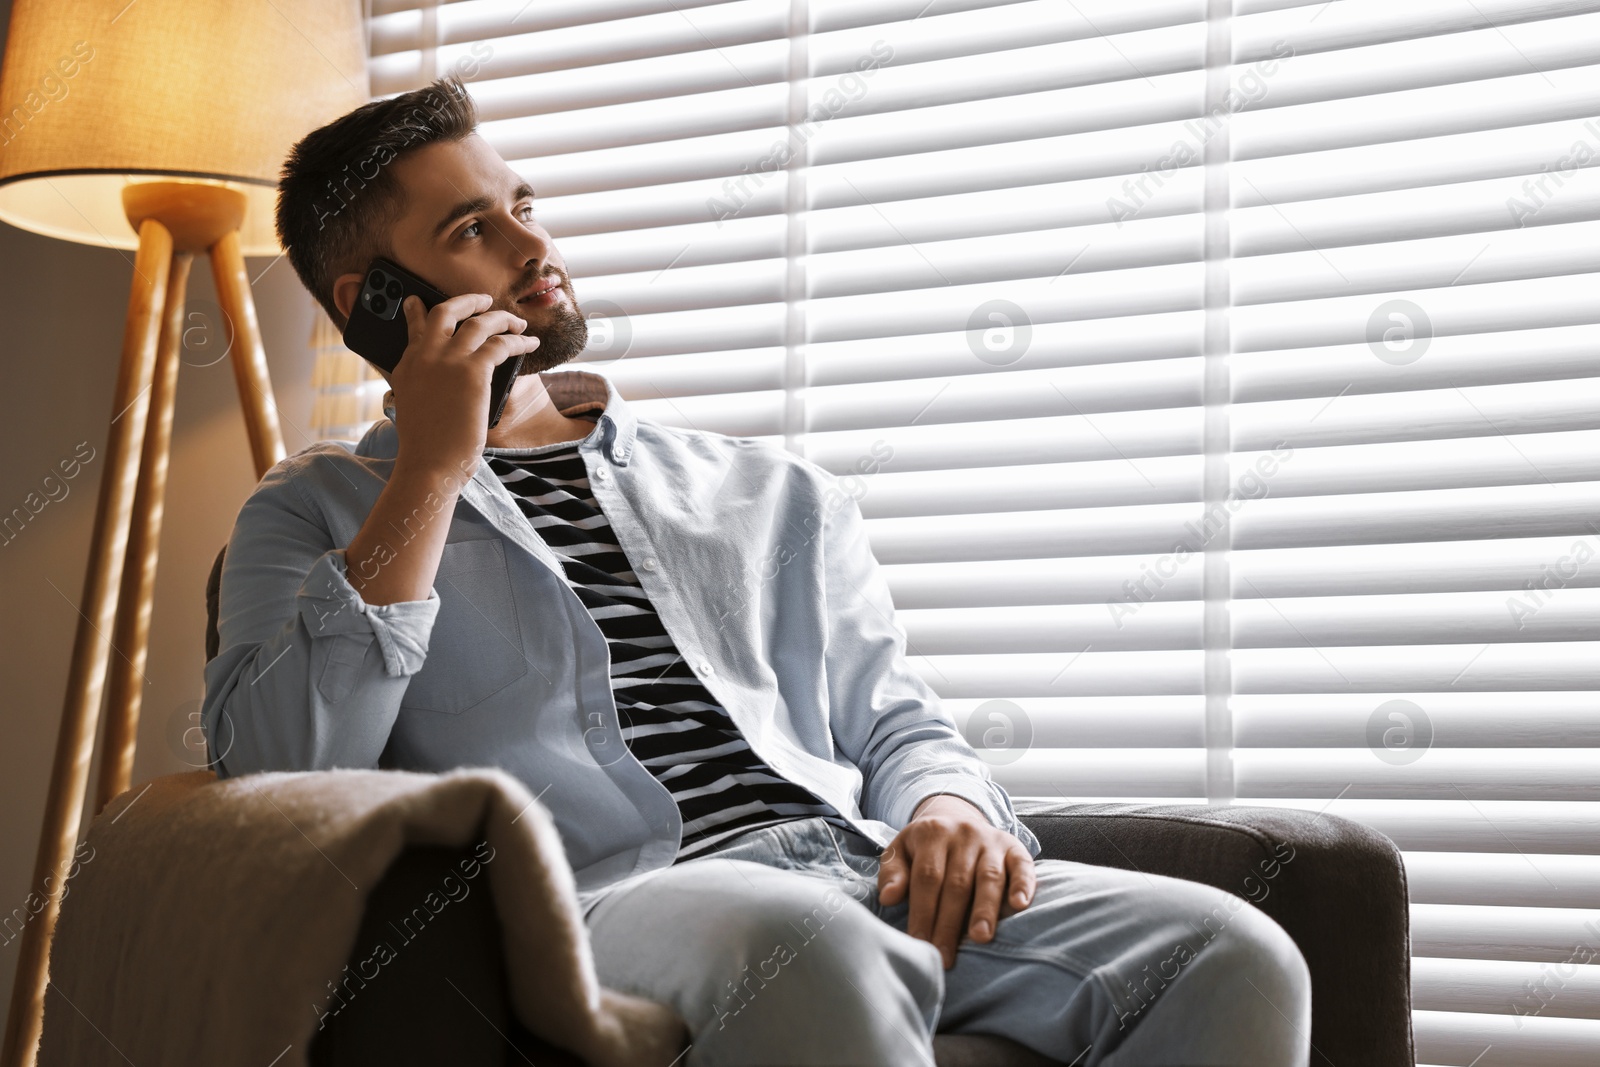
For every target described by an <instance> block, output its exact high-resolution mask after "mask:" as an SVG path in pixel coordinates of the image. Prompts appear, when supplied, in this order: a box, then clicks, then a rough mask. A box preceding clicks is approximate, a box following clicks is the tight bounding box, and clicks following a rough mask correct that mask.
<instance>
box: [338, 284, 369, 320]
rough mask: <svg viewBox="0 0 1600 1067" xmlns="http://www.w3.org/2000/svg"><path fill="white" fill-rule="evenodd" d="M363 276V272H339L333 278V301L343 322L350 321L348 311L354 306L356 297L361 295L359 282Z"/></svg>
mask: <svg viewBox="0 0 1600 1067" xmlns="http://www.w3.org/2000/svg"><path fill="white" fill-rule="evenodd" d="M365 278H366V275H365V274H341V275H339V277H338V278H336V279H334V282H333V303H334V305H335V306H336V307H337V308H338V309H339V313H340V314H341V315H343V316H344V319H345V322H349V321H350V312H351V311H352V310H353V309H354V308H355V306H356V297H358V296H360V295H361V283H362V280H363V279H365Z"/></svg>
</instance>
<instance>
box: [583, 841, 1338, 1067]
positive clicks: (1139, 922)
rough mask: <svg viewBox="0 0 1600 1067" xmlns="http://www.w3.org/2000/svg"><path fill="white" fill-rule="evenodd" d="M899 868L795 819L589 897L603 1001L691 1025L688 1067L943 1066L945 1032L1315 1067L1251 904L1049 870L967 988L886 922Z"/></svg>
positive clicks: (1141, 1066)
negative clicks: (665, 1011)
mask: <svg viewBox="0 0 1600 1067" xmlns="http://www.w3.org/2000/svg"><path fill="white" fill-rule="evenodd" d="M880 852H881V849H879V847H878V845H877V844H876V843H875V842H873V841H871V840H869V839H868V838H865V837H862V836H861V835H859V834H856V833H854V832H851V831H848V830H841V829H838V828H836V827H833V826H831V825H829V824H828V823H827V822H826V821H825V820H823V819H820V818H807V819H797V820H792V821H789V822H785V823H780V824H778V825H776V826H770V827H765V828H762V829H759V830H753V831H751V832H749V833H746V834H742V835H740V836H738V837H735V838H733V839H732V840H731V841H729V842H728V843H727V844H726V845H724V846H723V847H722V848H720V849H718V850H717V851H715V852H713V853H709V854H707V855H704V856H699V857H696V858H695V859H692V860H685V861H684V862H682V863H678V864H675V865H674V866H671V867H667V868H664V869H662V870H657V871H650V872H647V873H645V874H642V875H635V876H634V877H632V878H628V879H624V880H623V881H620V882H616V883H613V884H612V885H609V886H606V887H604V888H602V889H599V890H596V891H593V892H590V893H580V894H579V903H580V906H582V907H583V908H584V910H585V919H586V922H587V924H588V927H589V933H590V943H591V945H592V946H593V949H594V959H595V966H596V970H597V973H598V975H599V978H600V981H601V982H602V983H603V984H604V985H607V986H610V987H611V988H614V989H618V990H622V991H625V992H629V993H634V994H637V995H640V996H644V997H648V998H650V999H652V1000H656V1001H659V1002H661V1003H664V1004H668V1005H670V1006H671V1007H672V1008H673V1009H674V1010H676V1011H677V1012H678V1013H679V1014H680V1015H681V1016H683V1018H684V1020H685V1021H686V1022H687V1023H688V1026H689V1032H690V1035H691V1039H692V1041H693V1044H692V1046H691V1047H690V1049H689V1052H688V1055H687V1056H686V1057H684V1059H683V1061H681V1063H682V1064H683V1065H684V1067H733V1065H736V1064H737V1065H745V1067H778V1065H783V1067H802V1065H804V1067H811V1065H822V1064H828V1065H860V1067H884V1065H893V1064H906V1065H916V1067H931V1065H932V1064H933V1062H934V1060H933V1046H932V1041H933V1034H934V1033H935V1031H937V1032H940V1033H946V1032H948V1033H962V1034H976V1033H983V1034H1000V1035H1002V1036H1005V1037H1009V1038H1011V1039H1012V1040H1013V1041H1017V1042H1020V1043H1021V1044H1024V1045H1027V1046H1029V1047H1030V1048H1033V1049H1035V1050H1037V1051H1039V1052H1041V1053H1043V1054H1044V1055H1046V1056H1049V1057H1051V1058H1053V1059H1056V1060H1059V1061H1061V1062H1062V1063H1067V1064H1072V1065H1074V1067H1097V1065H1100V1067H1179V1065H1181V1067H1224V1065H1225V1067H1305V1065H1306V1064H1307V1062H1308V1059H1309V1055H1310V1053H1309V1044H1310V1033H1311V976H1310V974H1309V972H1308V971H1307V969H1306V964H1305V960H1304V959H1303V958H1302V957H1301V955H1300V952H1299V950H1298V949H1297V948H1296V947H1295V945H1294V942H1293V941H1292V940H1290V938H1289V935H1288V934H1286V933H1284V931H1283V928H1282V927H1280V926H1279V925H1278V924H1277V923H1276V922H1274V921H1273V920H1272V919H1270V918H1268V917H1267V915H1266V914H1265V913H1263V912H1261V911H1260V910H1258V909H1257V908H1256V907H1255V906H1254V905H1252V904H1250V903H1248V902H1246V901H1245V900H1244V899H1243V898H1242V897H1238V896H1235V895H1233V894H1231V893H1225V892H1222V891H1221V890H1218V889H1213V888H1211V887H1209V886H1205V885H1201V884H1200V883H1198V882H1189V881H1185V880H1183V879H1179V878H1168V877H1164V876H1162V875H1156V874H1150V875H1146V874H1141V873H1139V872H1137V871H1123V870H1117V869H1113V868H1109V867H1095V866H1091V865H1089V864H1083V863H1075V862H1070V861H1067V860H1052V859H1037V860H1035V861H1034V869H1035V873H1036V875H1037V878H1038V886H1037V889H1036V891H1035V893H1034V898H1033V901H1032V903H1030V904H1029V905H1028V906H1027V907H1026V908H1024V909H1023V910H1021V911H1019V912H1016V913H1014V914H1012V915H1009V916H1006V917H1005V918H1002V919H1001V920H1000V921H999V923H998V924H996V927H995V936H994V937H993V938H992V939H991V940H989V941H988V942H985V943H982V944H980V943H977V942H974V941H972V940H970V939H968V938H966V937H965V936H963V939H962V941H961V944H960V947H959V948H958V949H957V952H956V963H955V965H954V966H953V967H952V968H950V969H949V970H948V971H947V970H945V969H944V966H943V963H942V961H941V959H940V957H939V951H938V949H936V948H935V947H934V946H933V944H932V943H930V942H927V941H923V940H920V939H918V938H914V937H911V936H910V935H908V934H907V933H906V932H905V929H906V919H907V916H908V914H909V910H910V905H909V904H908V903H907V902H905V901H901V902H900V903H899V904H896V905H894V906H893V907H884V906H882V905H880V904H879V903H878V887H877V878H878V857H879V854H880ZM674 1067H678V1065H674Z"/></svg>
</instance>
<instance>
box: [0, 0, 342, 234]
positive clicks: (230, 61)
mask: <svg viewBox="0 0 1600 1067" xmlns="http://www.w3.org/2000/svg"><path fill="white" fill-rule="evenodd" d="M368 98H369V93H368V81H367V70H366V48H365V35H364V32H363V28H362V19H361V0H226V2H219V0H133V2H131V3H130V2H129V0H15V3H14V4H13V6H12V9H11V29H10V33H9V35H8V36H7V39H6V51H5V59H4V63H3V66H0V219H4V220H5V221H6V222H9V223H11V224H12V225H13V226H17V227H20V228H21V229H25V230H31V231H33V232H34V233H40V234H45V235H47V236H50V237H60V238H62V239H64V240H68V241H78V242H81V243H84V244H93V245H102V246H106V247H110V248H123V249H135V248H137V247H138V245H139V237H138V234H137V233H135V232H134V230H133V228H132V227H131V226H130V225H129V224H128V219H127V215H126V214H125V213H124V209H123V202H122V190H123V187H124V186H127V185H129V184H137V183H140V182H149V181H170V180H173V179H175V178H179V179H192V180H198V181H205V182H211V183H216V184H221V185H227V186H230V187H232V188H236V189H238V190H240V191H241V192H243V193H244V194H245V196H246V197H247V199H248V206H247V208H246V210H245V217H244V224H243V226H242V228H241V230H240V233H239V243H240V246H241V250H242V252H243V254H244V255H247V256H275V255H278V254H279V253H280V252H281V251H282V248H281V247H280V246H279V244H278V239H277V235H276V233H275V232H274V228H273V214H274V212H275V210H276V206H277V196H278V193H277V184H278V173H279V170H280V169H281V167H282V166H283V161H284V158H285V157H286V156H287V155H288V153H289V149H290V148H291V147H293V145H294V143H295V142H296V141H298V140H299V139H300V138H301V137H303V136H305V135H306V134H307V133H309V132H311V131H312V130H313V129H316V128H317V127H318V126H321V125H323V124H324V123H326V122H329V121H331V120H333V119H335V118H338V117H339V116H340V115H343V114H345V113H346V112H348V111H350V110H351V109H353V108H356V107H359V106H360V105H362V104H364V103H366V102H367V100H368Z"/></svg>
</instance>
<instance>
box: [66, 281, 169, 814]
mask: <svg viewBox="0 0 1600 1067" xmlns="http://www.w3.org/2000/svg"><path fill="white" fill-rule="evenodd" d="M193 263H194V256H193V255H191V254H190V253H188V252H179V253H177V254H176V255H174V256H173V257H172V270H171V273H170V274H169V276H168V280H167V299H166V308H165V310H164V312H163V314H162V316H161V343H160V345H159V347H158V348H157V350H156V368H155V375H154V377H153V379H152V382H151V386H150V416H149V419H148V420H147V423H146V426H145V435H144V456H143V459H142V460H141V461H140V463H139V487H138V489H137V490H136V491H135V493H134V496H133V521H132V523H131V525H130V526H129V529H128V557H127V564H126V566H124V567H123V570H122V594H121V596H120V597H119V598H118V601H117V625H116V630H115V631H114V635H113V637H112V640H111V643H112V646H113V647H114V648H117V649H119V650H120V652H121V654H120V655H118V656H116V657H114V658H113V659H112V660H111V693H110V699H108V700H107V701H106V729H105V737H104V739H103V740H102V743H101V746H100V775H99V786H98V788H97V789H96V790H95V802H94V807H93V808H92V809H91V810H92V811H93V812H94V813H95V814H96V815H98V814H100V812H101V811H103V810H104V809H105V806H106V805H107V804H108V803H110V801H111V798H112V797H115V796H116V795H117V794H118V793H121V792H122V791H123V790H125V789H127V788H128V783H129V782H130V781H131V780H132V777H133V752H134V747H135V745H136V743H137V742H138V738H139V712H140V709H141V707H142V706H143V703H144V686H145V674H144V668H145V662H146V660H147V659H148V658H149V657H148V653H149V650H150V612H151V608H152V606H153V604H154V602H155V586H156V560H157V557H158V556H159V554H160V550H161V517H162V514H163V511H164V507H163V505H164V502H165V500H166V494H167V461H168V459H169V457H170V455H171V452H172V412H173V408H174V406H175V402H176V399H177V394H178V350H179V348H180V346H181V345H182V341H183V311H184V301H185V299H186V296H187V293H188V288H189V268H190V266H191V264H193Z"/></svg>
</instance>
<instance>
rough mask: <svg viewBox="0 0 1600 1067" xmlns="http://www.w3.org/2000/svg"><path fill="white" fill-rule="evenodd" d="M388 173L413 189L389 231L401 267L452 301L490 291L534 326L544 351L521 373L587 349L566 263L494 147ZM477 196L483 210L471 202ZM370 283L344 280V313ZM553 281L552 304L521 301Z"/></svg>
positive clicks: (339, 288)
mask: <svg viewBox="0 0 1600 1067" xmlns="http://www.w3.org/2000/svg"><path fill="white" fill-rule="evenodd" d="M390 166H392V167H394V174H395V177H396V178H397V179H398V180H399V182H400V184H401V185H402V186H403V187H404V188H405V191H406V192H405V197H406V202H405V209H404V214H403V215H402V216H401V218H400V220H399V221H398V222H397V223H396V224H395V227H394V230H393V232H392V234H391V240H392V241H393V245H392V247H393V250H394V259H395V262H397V263H399V264H400V266H402V267H405V268H406V269H407V270H409V271H411V272H412V273H413V274H415V275H417V276H418V277H419V278H421V279H423V280H424V281H426V282H428V283H430V284H431V285H433V286H434V288H436V289H438V290H440V291H441V292H443V293H445V294H446V295H448V296H458V295H460V294H462V293H488V294H489V295H490V296H491V297H493V298H494V307H495V308H499V309H502V310H505V311H509V312H511V313H512V314H514V315H517V316H519V317H521V318H524V319H526V320H527V321H528V328H527V329H526V330H525V331H523V332H524V333H528V334H533V335H536V336H537V337H538V338H539V347H538V348H536V349H534V350H533V351H532V352H529V353H528V354H527V355H526V356H525V357H524V359H523V365H522V373H523V374H535V373H537V372H539V371H544V370H549V369H550V368H552V367H556V366H560V365H561V364H563V363H566V362H568V361H569V360H571V359H574V358H576V357H577V355H578V354H579V353H580V352H582V351H583V349H584V346H585V345H587V344H588V342H589V326H588V323H587V322H586V321H585V320H584V317H583V313H582V311H581V309H579V307H578V302H577V298H576V297H575V296H574V295H573V292H572V279H571V278H569V277H568V276H567V267H566V264H565V263H564V262H563V261H562V259H561V254H560V253H559V252H557V251H556V246H555V242H554V241H552V240H551V238H550V235H549V234H548V233H546V232H545V230H544V227H542V226H540V225H539V224H538V223H537V222H535V221H533V197H532V195H531V191H530V190H528V189H527V188H526V186H525V183H524V181H523V179H522V178H521V177H520V176H519V175H518V174H517V172H516V171H514V170H512V169H511V168H510V167H508V166H506V162H505V160H503V159H501V158H500V154H499V153H498V152H496V151H495V150H494V149H493V148H492V147H490V145H489V142H487V141H485V140H484V139H483V138H482V137H480V136H479V135H478V134H475V133H474V134H469V135H468V136H467V137H465V138H463V139H461V140H460V141H442V142H437V143H435V144H430V145H426V146H424V147H422V148H419V149H417V150H416V151H414V152H411V153H408V154H407V155H405V156H403V157H401V158H400V159H397V160H395V161H394V162H393V163H391V164H390ZM519 187H520V188H519ZM479 198H481V201H482V202H480V203H479V204H476V205H469V204H468V203H467V202H468V201H472V200H474V199H479ZM364 276H365V275H364V274H344V275H341V276H340V277H339V279H338V281H337V282H335V283H334V299H335V301H336V302H337V303H338V305H339V309H340V310H341V311H343V312H344V313H345V314H346V315H348V314H349V313H350V309H351V308H352V307H353V306H354V305H355V299H356V297H357V296H358V295H359V294H360V292H361V282H362V279H363V277H364ZM552 278H557V279H559V282H560V284H559V286H558V287H557V288H556V289H555V291H554V292H552V293H551V294H549V296H547V297H546V298H545V299H544V300H542V301H539V302H537V303H535V302H533V301H526V302H521V303H519V302H518V299H517V298H518V297H519V296H521V295H522V294H523V293H526V292H527V291H528V290H530V289H533V288H542V287H544V285H546V284H548V282H549V281H550V280H551V279H552ZM552 298H553V301H554V302H553V303H552V302H551V300H552Z"/></svg>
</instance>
